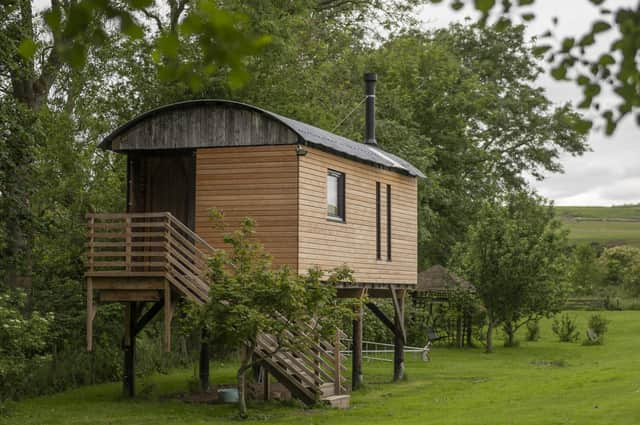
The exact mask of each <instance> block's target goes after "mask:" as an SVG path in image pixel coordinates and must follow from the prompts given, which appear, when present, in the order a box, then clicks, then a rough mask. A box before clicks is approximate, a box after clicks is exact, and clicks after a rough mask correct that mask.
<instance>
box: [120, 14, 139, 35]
mask: <svg viewBox="0 0 640 425" xmlns="http://www.w3.org/2000/svg"><path fill="white" fill-rule="evenodd" d="M120 29H121V30H122V32H123V33H124V34H126V35H128V36H129V37H131V38H133V39H135V40H137V39H140V38H142V37H143V36H144V32H143V31H142V28H141V27H140V25H138V23H137V22H136V21H135V20H134V19H133V17H132V16H131V15H129V14H128V13H126V14H123V15H122V16H121V17H120Z"/></svg>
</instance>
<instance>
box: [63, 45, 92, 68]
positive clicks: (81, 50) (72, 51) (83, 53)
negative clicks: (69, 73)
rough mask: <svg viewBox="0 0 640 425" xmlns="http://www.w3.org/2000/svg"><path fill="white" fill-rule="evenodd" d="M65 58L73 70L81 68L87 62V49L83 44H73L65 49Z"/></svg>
mask: <svg viewBox="0 0 640 425" xmlns="http://www.w3.org/2000/svg"><path fill="white" fill-rule="evenodd" d="M66 57H67V60H68V61H69V64H70V65H71V66H72V67H73V68H76V69H77V68H81V67H82V66H83V65H84V64H85V62H86V60H87V49H86V47H85V46H84V45H83V44H81V43H75V44H73V45H71V47H70V48H68V49H67V51H66Z"/></svg>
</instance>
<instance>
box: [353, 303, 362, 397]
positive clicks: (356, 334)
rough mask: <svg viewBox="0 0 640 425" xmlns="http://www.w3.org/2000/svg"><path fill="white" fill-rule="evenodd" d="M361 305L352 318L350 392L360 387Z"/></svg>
mask: <svg viewBox="0 0 640 425" xmlns="http://www.w3.org/2000/svg"><path fill="white" fill-rule="evenodd" d="M362 320H363V314H362V305H358V306H356V307H355V314H354V317H353V337H352V338H353V339H352V344H351V390H352V391H355V390H358V389H359V388H360V387H361V386H362Z"/></svg>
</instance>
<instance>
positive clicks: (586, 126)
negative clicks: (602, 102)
mask: <svg viewBox="0 0 640 425" xmlns="http://www.w3.org/2000/svg"><path fill="white" fill-rule="evenodd" d="M591 127H593V122H591V121H589V120H583V119H581V118H578V119H577V120H576V121H575V123H574V128H575V129H576V131H577V132H578V133H580V134H587V133H588V132H589V130H591Z"/></svg>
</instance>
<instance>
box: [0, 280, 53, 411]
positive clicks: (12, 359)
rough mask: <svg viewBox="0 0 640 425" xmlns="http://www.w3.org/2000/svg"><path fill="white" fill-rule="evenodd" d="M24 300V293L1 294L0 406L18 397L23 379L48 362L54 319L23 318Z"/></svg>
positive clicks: (35, 313) (35, 314)
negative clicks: (47, 351)
mask: <svg viewBox="0 0 640 425" xmlns="http://www.w3.org/2000/svg"><path fill="white" fill-rule="evenodd" d="M26 298H27V296H26V294H25V293H24V292H23V291H15V292H6V293H0V404H3V403H2V402H3V400H10V399H14V398H16V397H17V396H18V395H20V393H21V391H22V387H23V382H24V377H25V376H28V375H30V374H31V373H32V371H33V370H34V369H37V368H38V367H39V366H40V365H41V364H43V363H46V361H47V360H48V358H49V356H47V355H46V353H45V347H46V343H47V342H46V338H47V333H48V331H49V326H50V323H51V321H52V320H53V317H52V316H51V315H41V314H39V313H38V312H33V313H31V315H30V316H28V317H25V316H24V315H23V314H22V311H23V310H24V307H25V301H26Z"/></svg>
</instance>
